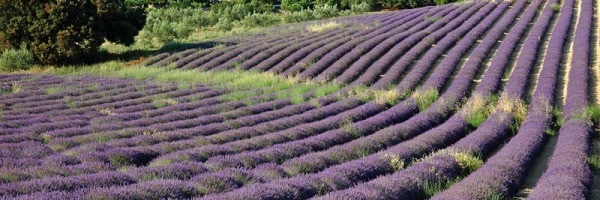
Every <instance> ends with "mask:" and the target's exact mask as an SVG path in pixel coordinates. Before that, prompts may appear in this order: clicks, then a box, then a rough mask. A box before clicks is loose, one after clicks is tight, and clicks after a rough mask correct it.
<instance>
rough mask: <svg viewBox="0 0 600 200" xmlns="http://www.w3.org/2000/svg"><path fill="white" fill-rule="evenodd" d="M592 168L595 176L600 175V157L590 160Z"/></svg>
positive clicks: (591, 157)
mask: <svg viewBox="0 0 600 200" xmlns="http://www.w3.org/2000/svg"><path fill="white" fill-rule="evenodd" d="M588 163H589V164H590V168H591V170H592V172H594V173H595V174H600V155H592V156H590V158H589V159H588Z"/></svg>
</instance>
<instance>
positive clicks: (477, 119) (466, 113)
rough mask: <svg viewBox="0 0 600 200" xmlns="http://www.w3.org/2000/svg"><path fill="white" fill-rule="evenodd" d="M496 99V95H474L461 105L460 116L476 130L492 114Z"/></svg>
mask: <svg viewBox="0 0 600 200" xmlns="http://www.w3.org/2000/svg"><path fill="white" fill-rule="evenodd" d="M498 98H499V97H498V95H490V96H487V97H484V96H482V95H481V94H474V95H473V96H472V98H470V99H469V100H468V101H467V102H466V103H465V104H464V105H463V108H462V109H461V111H460V115H461V116H462V117H463V118H464V119H465V120H466V121H467V123H468V124H469V125H471V127H474V128H477V127H479V125H481V124H482V123H483V122H484V121H485V120H486V119H487V118H488V117H489V116H490V115H491V114H492V113H493V112H494V108H495V107H496V104H497V103H498Z"/></svg>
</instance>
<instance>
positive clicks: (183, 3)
mask: <svg viewBox="0 0 600 200" xmlns="http://www.w3.org/2000/svg"><path fill="white" fill-rule="evenodd" d="M214 2H216V0H125V4H126V5H127V6H129V7H147V6H150V5H152V6H154V7H162V6H168V7H178V8H188V7H205V6H210V4H211V3H214Z"/></svg>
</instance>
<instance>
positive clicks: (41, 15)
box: [0, 0, 145, 64]
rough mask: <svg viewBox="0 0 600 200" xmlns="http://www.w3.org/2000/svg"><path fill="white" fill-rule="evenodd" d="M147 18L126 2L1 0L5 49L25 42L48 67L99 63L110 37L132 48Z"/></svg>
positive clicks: (0, 17) (113, 0) (99, 0)
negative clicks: (92, 61)
mask: <svg viewBox="0 0 600 200" xmlns="http://www.w3.org/2000/svg"><path fill="white" fill-rule="evenodd" d="M144 18H145V17H144V13H143V12H142V11H140V10H130V9H127V8H126V7H125V6H124V0H0V35H2V38H3V39H4V41H5V42H4V43H5V45H6V46H10V47H15V46H17V45H20V44H24V45H25V47H26V48H28V49H30V50H31V52H32V53H33V55H34V56H35V58H36V60H37V61H39V62H40V63H43V64H72V63H82V62H84V61H90V60H93V59H95V58H97V55H98V54H97V51H98V47H99V46H100V45H101V44H102V43H103V42H104V40H105V39H106V40H109V41H112V42H116V43H123V44H131V43H133V37H134V36H135V35H137V32H138V31H139V30H140V29H141V28H142V27H143V24H144ZM0 46H1V45H0Z"/></svg>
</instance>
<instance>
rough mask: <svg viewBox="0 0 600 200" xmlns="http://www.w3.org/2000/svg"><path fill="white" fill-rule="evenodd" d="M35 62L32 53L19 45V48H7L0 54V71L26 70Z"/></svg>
mask: <svg viewBox="0 0 600 200" xmlns="http://www.w3.org/2000/svg"><path fill="white" fill-rule="evenodd" d="M34 64H35V62H34V60H33V54H31V52H29V50H27V48H25V46H21V48H20V49H8V50H5V51H4V52H3V53H2V55H0V71H6V72H11V71H18V70H27V69H29V68H31V66H33V65H34Z"/></svg>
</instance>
